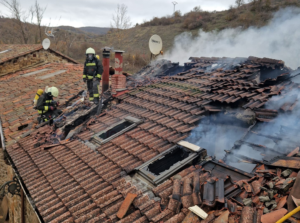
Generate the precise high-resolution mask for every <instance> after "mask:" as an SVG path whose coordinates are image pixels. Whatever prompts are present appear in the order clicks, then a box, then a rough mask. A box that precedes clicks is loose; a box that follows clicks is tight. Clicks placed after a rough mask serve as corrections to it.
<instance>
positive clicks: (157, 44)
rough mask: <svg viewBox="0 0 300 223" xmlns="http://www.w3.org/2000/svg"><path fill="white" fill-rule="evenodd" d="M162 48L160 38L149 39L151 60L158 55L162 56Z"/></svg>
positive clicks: (154, 36)
mask: <svg viewBox="0 0 300 223" xmlns="http://www.w3.org/2000/svg"><path fill="white" fill-rule="evenodd" d="M162 47H163V43H162V39H161V38H160V36H159V35H156V34H155V35H153V36H151V37H150V39H149V49H150V52H151V59H152V57H153V56H154V57H156V56H158V55H160V54H163V52H162Z"/></svg>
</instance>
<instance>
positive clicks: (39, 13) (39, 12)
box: [33, 0, 47, 41]
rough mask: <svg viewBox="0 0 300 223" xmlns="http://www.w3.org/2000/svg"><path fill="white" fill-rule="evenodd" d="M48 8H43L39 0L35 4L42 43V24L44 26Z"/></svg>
mask: <svg viewBox="0 0 300 223" xmlns="http://www.w3.org/2000/svg"><path fill="white" fill-rule="evenodd" d="M46 8H47V7H45V8H42V7H41V6H40V4H39V3H38V1H37V0H36V1H35V4H34V6H33V9H34V13H35V15H36V24H37V26H38V30H39V36H40V41H42V27H41V24H42V20H43V16H44V13H45V11H46Z"/></svg>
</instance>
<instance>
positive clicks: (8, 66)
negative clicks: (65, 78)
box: [0, 49, 68, 76]
mask: <svg viewBox="0 0 300 223" xmlns="http://www.w3.org/2000/svg"><path fill="white" fill-rule="evenodd" d="M51 62H56V63H68V60H67V59H65V58H63V57H62V56H60V55H57V54H55V53H52V52H50V51H47V50H44V49H42V50H39V51H35V52H33V53H30V54H26V55H24V56H21V57H19V58H17V59H12V60H10V61H7V62H5V63H3V64H0V76H2V75H5V74H8V73H13V72H16V71H19V70H22V69H23V68H27V67H30V66H34V65H37V64H42V63H51Z"/></svg>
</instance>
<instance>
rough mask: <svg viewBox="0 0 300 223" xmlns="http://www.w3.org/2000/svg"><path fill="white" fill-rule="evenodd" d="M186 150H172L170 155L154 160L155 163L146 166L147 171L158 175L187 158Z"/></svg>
mask: <svg viewBox="0 0 300 223" xmlns="http://www.w3.org/2000/svg"><path fill="white" fill-rule="evenodd" d="M189 153H190V152H188V151H187V150H185V149H182V148H181V147H178V148H176V149H174V150H172V151H171V152H170V153H168V154H167V155H165V156H164V157H162V158H161V159H158V160H156V161H155V162H153V163H151V164H150V165H149V166H148V170H149V171H150V172H152V173H154V174H155V175H159V174H160V173H162V172H164V171H165V170H168V169H170V167H172V166H173V165H174V164H176V163H177V162H179V161H182V160H184V159H185V158H187V157H188V156H189Z"/></svg>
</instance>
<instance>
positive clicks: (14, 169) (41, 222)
mask: <svg viewBox="0 0 300 223" xmlns="http://www.w3.org/2000/svg"><path fill="white" fill-rule="evenodd" d="M0 137H1V143H2V148H3V151H4V153H5V152H6V147H5V141H4V134H3V128H2V122H1V118H0ZM6 154H7V155H8V159H7V160H8V162H9V165H10V166H11V167H12V169H13V171H14V173H15V175H16V177H17V179H18V182H19V184H20V186H21V188H22V191H23V192H21V193H24V194H25V196H26V198H27V201H28V202H29V204H30V205H31V207H32V209H33V210H34V213H35V214H36V216H37V218H38V220H39V222H40V223H43V222H44V221H43V219H42V217H41V215H40V214H39V213H38V211H37V210H36V208H35V205H34V204H33V203H32V199H31V198H30V195H29V194H28V193H27V191H28V190H27V189H26V186H25V184H24V183H23V181H22V179H21V176H20V175H19V174H18V171H17V169H16V167H15V166H14V164H13V162H12V160H11V158H10V156H9V154H8V153H7V152H6ZM4 155H5V154H4Z"/></svg>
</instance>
